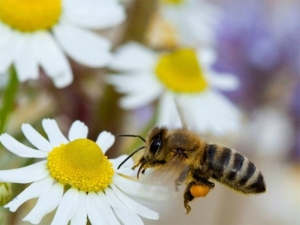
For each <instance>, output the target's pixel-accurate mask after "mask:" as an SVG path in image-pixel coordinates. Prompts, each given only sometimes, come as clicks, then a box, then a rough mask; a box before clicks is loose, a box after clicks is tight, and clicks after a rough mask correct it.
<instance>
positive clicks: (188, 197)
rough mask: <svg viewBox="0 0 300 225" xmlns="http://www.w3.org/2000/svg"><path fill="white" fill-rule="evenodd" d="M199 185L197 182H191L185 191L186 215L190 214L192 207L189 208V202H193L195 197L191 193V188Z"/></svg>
mask: <svg viewBox="0 0 300 225" xmlns="http://www.w3.org/2000/svg"><path fill="white" fill-rule="evenodd" d="M196 184H197V183H196V182H195V181H192V182H190V183H189V184H188V185H187V186H186V188H185V191H184V194H183V199H184V202H183V203H184V207H185V208H186V214H188V213H189V212H190V211H191V206H189V202H190V201H192V200H193V199H194V198H195V197H194V196H193V195H192V193H191V187H192V186H194V185H196Z"/></svg>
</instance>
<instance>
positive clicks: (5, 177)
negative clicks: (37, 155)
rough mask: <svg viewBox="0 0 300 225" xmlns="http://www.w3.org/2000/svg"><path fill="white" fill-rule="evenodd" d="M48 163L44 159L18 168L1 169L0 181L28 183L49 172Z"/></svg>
mask: <svg viewBox="0 0 300 225" xmlns="http://www.w3.org/2000/svg"><path fill="white" fill-rule="evenodd" d="M46 163H47V161H46V160H44V161H41V162H38V163H35V164H32V165H30V166H25V167H22V168H18V169H11V170H0V181H1V182H8V183H19V184H26V183H30V182H33V181H37V180H41V179H43V178H45V177H46V176H47V175H48V174H49V171H48V170H47V169H46Z"/></svg>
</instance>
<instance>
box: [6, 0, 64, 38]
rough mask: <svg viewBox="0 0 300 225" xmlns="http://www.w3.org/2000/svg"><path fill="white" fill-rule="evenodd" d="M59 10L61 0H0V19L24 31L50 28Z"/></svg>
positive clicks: (55, 20) (60, 9)
mask: <svg viewBox="0 0 300 225" xmlns="http://www.w3.org/2000/svg"><path fill="white" fill-rule="evenodd" d="M61 11H62V2H61V0H42V1H41V0H26V1H24V0H22V1H20V0H0V20H1V21H2V22H3V23H5V24H7V25H8V26H10V27H12V28H14V29H17V30H20V31H24V32H32V31H36V30H46V29H50V28H51V27H52V26H53V25H55V24H56V23H57V22H58V20H59V18H60V15H61Z"/></svg>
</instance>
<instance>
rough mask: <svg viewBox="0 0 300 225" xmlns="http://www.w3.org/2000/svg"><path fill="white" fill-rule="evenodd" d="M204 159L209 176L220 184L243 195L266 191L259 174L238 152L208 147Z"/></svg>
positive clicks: (214, 146)
mask: <svg viewBox="0 0 300 225" xmlns="http://www.w3.org/2000/svg"><path fill="white" fill-rule="evenodd" d="M205 158H206V165H207V169H208V172H209V174H210V176H211V177H212V178H214V179H216V180H218V181H220V182H221V183H223V184H226V185H228V186H230V187H232V188H234V189H235V190H237V191H241V192H244V193H260V192H264V191H265V190H266V188H265V183H264V178H263V176H262V174H261V172H260V171H259V170H258V169H257V168H256V167H255V165H254V164H253V163H252V162H250V161H249V160H248V159H247V158H246V157H244V156H242V155H241V154H239V153H238V152H236V151H234V150H232V149H230V148H227V147H223V146H219V145H208V147H207V149H206V154H205Z"/></svg>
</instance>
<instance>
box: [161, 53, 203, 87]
mask: <svg viewBox="0 0 300 225" xmlns="http://www.w3.org/2000/svg"><path fill="white" fill-rule="evenodd" d="M155 72H156V75H157V77H158V78H159V79H160V81H161V82H163V83H164V85H165V86H166V87H167V88H168V89H170V90H172V91H174V92H181V93H197V92H202V91H204V90H206V89H207V87H208V84H207V82H206V80H205V78H204V73H203V70H202V68H201V67H200V65H199V62H198V59H197V55H196V53H195V51H194V50H193V49H190V48H182V49H178V50H176V51H174V52H171V53H167V54H164V55H162V56H161V57H160V59H159V61H158V63H157V65H156V68H155Z"/></svg>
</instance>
